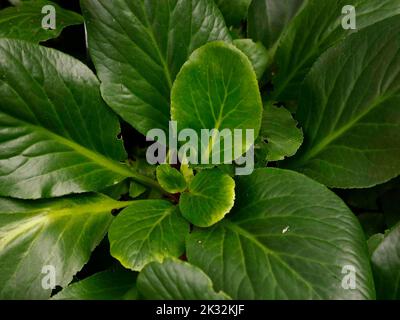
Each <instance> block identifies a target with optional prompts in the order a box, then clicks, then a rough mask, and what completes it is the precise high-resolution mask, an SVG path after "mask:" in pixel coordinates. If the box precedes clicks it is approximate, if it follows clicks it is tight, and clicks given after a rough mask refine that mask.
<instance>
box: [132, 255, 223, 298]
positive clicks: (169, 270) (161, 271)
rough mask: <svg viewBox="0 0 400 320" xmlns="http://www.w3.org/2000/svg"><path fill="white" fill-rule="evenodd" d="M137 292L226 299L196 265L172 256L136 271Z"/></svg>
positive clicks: (164, 296)
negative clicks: (139, 271) (137, 275)
mask: <svg viewBox="0 0 400 320" xmlns="http://www.w3.org/2000/svg"><path fill="white" fill-rule="evenodd" d="M137 286H138V289H139V292H140V293H141V294H142V295H143V296H144V297H145V298H146V299H152V300H229V299H230V298H229V297H228V296H227V295H226V294H225V293H223V292H216V291H215V290H214V289H213V284H212V282H211V280H210V278H208V276H207V275H206V274H205V273H204V272H203V271H201V270H200V269H199V268H197V267H195V266H192V265H190V264H189V263H187V262H183V261H180V260H176V259H167V260H165V261H164V263H156V262H154V263H151V264H149V265H147V266H146V267H145V268H144V269H143V271H142V272H141V273H140V274H139V277H138V281H137Z"/></svg>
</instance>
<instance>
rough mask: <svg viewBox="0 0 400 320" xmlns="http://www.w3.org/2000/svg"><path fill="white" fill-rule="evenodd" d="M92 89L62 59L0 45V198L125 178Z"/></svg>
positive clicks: (85, 74)
mask: <svg viewBox="0 0 400 320" xmlns="http://www.w3.org/2000/svg"><path fill="white" fill-rule="evenodd" d="M98 86H99V83H98V81H97V79H96V77H95V75H94V74H93V73H92V72H91V71H90V70H89V68H87V67H86V66H85V65H83V64H82V63H81V62H79V61H77V60H75V59H73V58H71V57H69V56H67V55H65V54H63V53H60V52H58V51H55V50H52V49H48V48H44V47H41V46H39V45H35V44H30V43H28V42H25V41H21V40H6V39H3V40H0V96H1V100H0V132H1V139H0V150H1V157H0V195H2V196H12V197H18V198H39V197H54V196H61V195H65V194H68V193H73V192H85V191H97V190H101V189H104V188H105V187H107V186H109V185H113V184H116V183H118V182H119V181H121V180H123V179H124V178H125V177H127V176H130V175H131V171H130V170H127V169H126V168H125V167H124V166H123V165H121V164H119V163H118V162H117V161H118V160H121V159H123V158H124V157H125V152H124V149H123V146H122V142H121V141H118V140H117V135H118V133H119V130H120V128H119V123H118V119H117V117H116V116H115V115H114V114H113V113H112V112H111V111H110V110H109V109H108V107H107V106H106V105H105V104H104V103H103V102H102V100H101V97H100V94H99V90H98ZM115 160H116V161H115ZM132 174H133V173H132Z"/></svg>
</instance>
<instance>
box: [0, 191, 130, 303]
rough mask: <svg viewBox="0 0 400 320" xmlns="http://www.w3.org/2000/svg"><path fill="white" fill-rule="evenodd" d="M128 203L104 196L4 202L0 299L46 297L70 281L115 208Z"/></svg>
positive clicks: (0, 215) (1, 206) (1, 208)
mask: <svg viewBox="0 0 400 320" xmlns="http://www.w3.org/2000/svg"><path fill="white" fill-rule="evenodd" d="M126 205H127V203H123V202H117V201H115V200H113V199H111V198H108V197H106V196H103V195H80V196H75V197H68V198H61V199H54V200H37V201H23V200H13V199H6V198H0V268H1V270H2V272H1V274H0V283H1V286H0V297H1V299H47V298H49V297H50V294H51V291H52V289H54V288H52V285H54V286H57V285H58V286H61V287H64V286H66V285H67V284H68V283H70V282H71V280H72V277H73V276H74V275H75V274H76V273H77V272H78V271H79V270H80V269H81V268H82V267H83V265H84V264H85V263H86V262H87V261H88V260H89V257H90V254H91V252H92V251H93V250H94V248H95V247H96V246H97V245H98V244H99V242H100V241H101V240H102V239H103V237H104V235H105V234H106V232H107V230H108V227H109V225H110V223H111V221H112V218H113V216H112V215H111V210H113V209H118V208H123V207H125V206H126ZM53 277H54V278H53Z"/></svg>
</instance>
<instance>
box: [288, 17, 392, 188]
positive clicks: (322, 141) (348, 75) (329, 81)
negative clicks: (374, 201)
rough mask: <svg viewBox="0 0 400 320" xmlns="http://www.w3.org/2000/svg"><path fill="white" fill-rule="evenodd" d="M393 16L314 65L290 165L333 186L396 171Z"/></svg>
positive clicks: (366, 182)
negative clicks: (300, 141) (301, 136)
mask: <svg viewBox="0 0 400 320" xmlns="http://www.w3.org/2000/svg"><path fill="white" fill-rule="evenodd" d="M399 17H400V16H398V17H393V18H390V19H387V20H385V21H383V22H381V23H378V24H375V25H373V26H371V27H369V28H366V29H365V30H363V31H360V32H358V33H356V34H354V35H352V36H350V37H349V38H348V39H347V40H346V41H344V42H343V43H342V44H340V45H338V46H337V47H335V48H332V49H330V50H329V51H328V52H327V53H326V54H324V55H323V56H322V57H321V59H320V60H319V61H318V62H317V63H316V64H315V65H314V67H313V69H312V71H311V72H310V74H309V75H308V76H307V79H306V81H305V85H304V87H303V89H302V96H301V99H300V103H299V108H298V110H297V113H296V117H297V119H298V120H299V123H300V124H301V126H302V128H303V130H304V134H305V141H304V144H303V146H302V148H301V149H300V151H299V152H298V153H297V155H296V157H294V158H292V159H290V160H289V162H288V163H287V166H288V167H289V168H293V169H295V170H298V171H300V172H303V173H305V174H307V175H308V176H310V177H312V178H314V179H316V180H318V181H320V182H322V183H324V184H325V185H327V186H329V187H338V188H363V187H370V186H374V185H376V184H380V183H383V182H385V181H388V180H390V179H391V178H394V177H396V176H398V175H399V174H400V161H399V159H400V139H399V138H398V137H399V136H400V108H399V107H398V106H399V104H400V55H399V50H400V18H399Z"/></svg>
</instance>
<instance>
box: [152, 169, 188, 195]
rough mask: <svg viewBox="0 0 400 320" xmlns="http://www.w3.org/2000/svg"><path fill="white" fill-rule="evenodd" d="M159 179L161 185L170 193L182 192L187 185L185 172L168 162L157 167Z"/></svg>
mask: <svg viewBox="0 0 400 320" xmlns="http://www.w3.org/2000/svg"><path fill="white" fill-rule="evenodd" d="M157 180H158V183H159V184H160V186H161V187H162V188H163V189H164V190H165V191H167V192H169V193H180V192H183V191H185V189H186V187H187V186H186V180H185V177H184V176H183V174H182V173H180V172H179V171H178V170H177V169H175V168H172V167H171V166H170V165H168V164H162V165H160V166H158V167H157Z"/></svg>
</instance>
